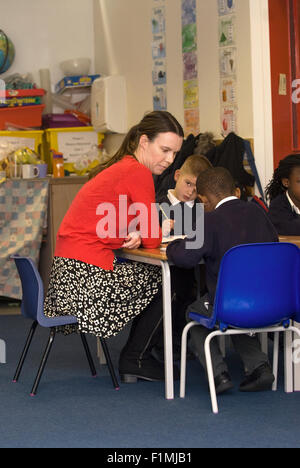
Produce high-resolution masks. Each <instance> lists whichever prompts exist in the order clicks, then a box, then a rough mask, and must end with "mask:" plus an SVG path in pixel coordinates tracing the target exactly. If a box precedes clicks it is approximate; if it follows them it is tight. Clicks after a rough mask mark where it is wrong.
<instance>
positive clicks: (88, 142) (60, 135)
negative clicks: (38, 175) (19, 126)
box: [44, 127, 104, 168]
mask: <svg viewBox="0 0 300 468" xmlns="http://www.w3.org/2000/svg"><path fill="white" fill-rule="evenodd" d="M103 138H104V135H103V134H102V133H98V132H95V130H94V128H93V127H70V128H49V129H46V130H44V156H45V161H46V162H47V163H48V167H50V168H52V158H51V152H50V150H51V149H53V150H55V151H58V152H60V153H62V154H63V157H64V162H65V163H69V164H72V163H76V162H78V160H80V158H81V156H82V155H84V154H86V153H88V152H89V151H90V150H91V148H92V147H93V146H95V145H96V146H97V145H100V144H101V142H102V140H103Z"/></svg>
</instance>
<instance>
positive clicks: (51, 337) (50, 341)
mask: <svg viewBox="0 0 300 468" xmlns="http://www.w3.org/2000/svg"><path fill="white" fill-rule="evenodd" d="M55 334H56V329H55V327H53V328H51V329H50V335H49V339H48V342H47V346H46V349H45V351H44V355H43V357H42V360H41V364H40V367H39V370H38V373H37V376H36V378H35V381H34V384H33V387H32V390H31V393H30V395H31V396H35V395H36V393H37V389H38V386H39V383H40V380H41V377H42V374H43V371H44V369H45V365H46V362H47V359H48V357H49V353H50V351H51V348H52V345H53V341H54V338H55Z"/></svg>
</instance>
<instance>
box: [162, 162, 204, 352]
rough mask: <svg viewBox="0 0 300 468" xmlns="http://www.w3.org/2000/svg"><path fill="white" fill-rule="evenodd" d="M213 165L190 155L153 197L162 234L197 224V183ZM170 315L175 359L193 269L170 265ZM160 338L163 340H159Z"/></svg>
mask: <svg viewBox="0 0 300 468" xmlns="http://www.w3.org/2000/svg"><path fill="white" fill-rule="evenodd" d="M210 167H212V165H211V163H210V162H209V161H208V159H207V158H205V157H204V156H199V155H192V156H189V157H188V158H187V159H186V160H185V162H184V164H183V165H182V166H181V168H180V169H178V170H176V171H175V174H174V180H175V182H176V185H175V188H174V189H169V190H168V191H167V193H165V194H164V195H161V196H160V197H158V198H157V199H156V202H157V203H158V205H159V220H160V225H161V226H162V233H163V236H164V237H168V236H169V235H174V234H175V235H187V234H188V233H189V232H190V230H191V229H192V226H193V225H195V223H196V218H197V205H198V208H199V200H198V198H197V190H196V183H197V177H198V176H199V174H201V172H203V171H205V170H206V169H208V168H210ZM171 282H172V293H173V301H172V316H173V335H174V337H173V338H174V356H175V360H177V359H179V357H180V343H181V334H182V331H183V328H184V326H185V325H186V321H185V309H186V308H187V306H188V305H189V304H191V303H192V302H193V301H194V300H195V299H196V293H197V285H196V280H195V274H194V268H190V269H182V268H180V267H177V266H171ZM161 341H162V340H161ZM154 353H155V355H156V357H159V358H160V359H162V357H163V343H162V342H161V343H160V344H159V345H158V346H157V347H156V348H155V350H154Z"/></svg>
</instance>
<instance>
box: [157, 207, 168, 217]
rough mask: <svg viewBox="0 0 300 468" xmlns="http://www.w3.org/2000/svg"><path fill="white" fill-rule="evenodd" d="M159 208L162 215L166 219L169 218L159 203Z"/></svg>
mask: <svg viewBox="0 0 300 468" xmlns="http://www.w3.org/2000/svg"><path fill="white" fill-rule="evenodd" d="M159 208H160V210H161V212H162V214H163V215H164V217H165V218H166V219H169V216H167V215H166V213H165V212H164V210H163V208H162V207H161V205H159Z"/></svg>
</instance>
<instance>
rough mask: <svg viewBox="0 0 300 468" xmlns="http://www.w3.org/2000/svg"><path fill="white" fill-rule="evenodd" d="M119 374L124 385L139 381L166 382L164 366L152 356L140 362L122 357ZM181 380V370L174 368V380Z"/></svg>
mask: <svg viewBox="0 0 300 468" xmlns="http://www.w3.org/2000/svg"><path fill="white" fill-rule="evenodd" d="M119 373H120V377H121V381H122V382H123V383H136V382H137V381H138V379H141V380H149V381H151V382H158V381H161V380H165V369H164V365H163V364H161V363H160V362H158V361H157V360H156V359H154V358H153V357H152V356H150V357H148V358H147V359H142V360H140V361H139V360H137V359H132V360H130V359H126V358H124V357H122V359H121V360H120V364H119ZM179 378H180V375H179V370H178V368H177V367H176V366H174V380H179Z"/></svg>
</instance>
